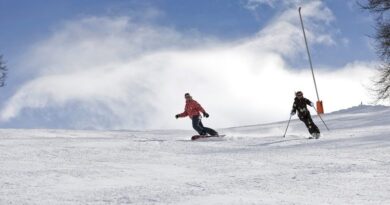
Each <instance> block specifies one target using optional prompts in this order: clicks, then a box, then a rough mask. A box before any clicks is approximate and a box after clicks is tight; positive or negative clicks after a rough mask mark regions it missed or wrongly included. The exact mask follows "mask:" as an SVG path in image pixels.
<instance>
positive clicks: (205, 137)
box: [191, 135, 225, 140]
mask: <svg viewBox="0 0 390 205" xmlns="http://www.w3.org/2000/svg"><path fill="white" fill-rule="evenodd" d="M212 137H225V135H215V136H211V135H194V136H192V137H191V140H198V139H207V138H212Z"/></svg>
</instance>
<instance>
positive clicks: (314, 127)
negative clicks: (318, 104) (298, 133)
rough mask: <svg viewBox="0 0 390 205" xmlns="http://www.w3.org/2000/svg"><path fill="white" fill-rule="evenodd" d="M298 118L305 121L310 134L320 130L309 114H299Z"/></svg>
mask: <svg viewBox="0 0 390 205" xmlns="http://www.w3.org/2000/svg"><path fill="white" fill-rule="evenodd" d="M299 119H300V120H301V121H302V122H303V123H305V125H306V127H307V129H308V130H309V132H310V134H313V133H320V130H319V129H318V127H317V125H316V124H314V122H313V119H312V118H311V116H310V114H309V115H306V116H300V117H299Z"/></svg>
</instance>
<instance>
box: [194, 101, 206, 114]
mask: <svg viewBox="0 0 390 205" xmlns="http://www.w3.org/2000/svg"><path fill="white" fill-rule="evenodd" d="M196 104H197V106H198V110H199V111H200V112H201V113H203V114H205V113H206V111H205V110H204V109H203V107H202V106H201V105H200V104H199V103H196Z"/></svg>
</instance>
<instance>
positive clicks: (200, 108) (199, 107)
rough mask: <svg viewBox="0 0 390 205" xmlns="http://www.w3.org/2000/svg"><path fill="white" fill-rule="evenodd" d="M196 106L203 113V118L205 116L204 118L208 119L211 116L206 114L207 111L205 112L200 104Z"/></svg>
mask: <svg viewBox="0 0 390 205" xmlns="http://www.w3.org/2000/svg"><path fill="white" fill-rule="evenodd" d="M196 105H197V107H198V110H199V111H200V112H201V113H203V116H204V117H206V118H207V117H209V116H210V115H209V114H208V113H207V112H206V110H204V109H203V107H202V106H201V105H200V104H199V103H198V102H197V103H196Z"/></svg>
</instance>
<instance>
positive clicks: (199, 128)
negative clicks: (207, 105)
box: [192, 116, 206, 135]
mask: <svg viewBox="0 0 390 205" xmlns="http://www.w3.org/2000/svg"><path fill="white" fill-rule="evenodd" d="M192 127H193V128H194V129H195V130H196V131H197V132H198V133H199V134H200V135H205V134H206V133H205V131H204V128H203V125H202V121H201V120H200V117H199V116H194V117H192Z"/></svg>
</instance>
